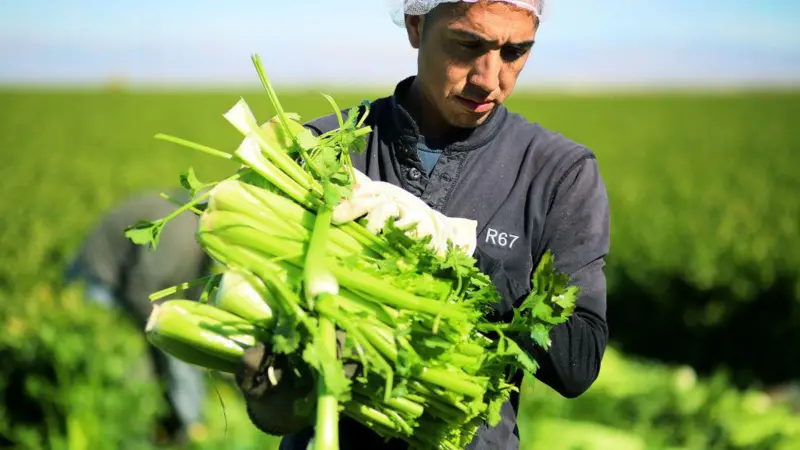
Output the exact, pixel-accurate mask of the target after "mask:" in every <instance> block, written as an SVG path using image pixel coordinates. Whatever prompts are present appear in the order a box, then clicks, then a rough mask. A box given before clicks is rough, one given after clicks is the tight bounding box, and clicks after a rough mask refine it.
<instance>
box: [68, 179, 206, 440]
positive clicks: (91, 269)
mask: <svg viewBox="0 0 800 450" xmlns="http://www.w3.org/2000/svg"><path fill="white" fill-rule="evenodd" d="M180 195H185V194H183V193H179V194H178V196H180ZM181 200H188V198H183V199H181ZM175 209H176V206H175V205H174V204H172V203H171V202H169V201H168V200H165V199H163V198H161V197H160V196H159V195H158V194H157V193H152V194H142V195H139V196H136V197H133V198H130V199H128V200H127V201H125V202H123V203H122V204H120V205H118V206H116V207H115V208H114V209H112V210H111V211H110V212H108V213H107V214H106V215H105V216H104V217H103V218H102V220H100V221H99V223H98V224H97V226H96V227H95V228H94V229H93V230H92V232H91V233H90V234H89V236H88V237H87V238H86V239H85V241H84V243H83V245H82V246H81V248H80V250H79V252H78V254H77V255H76V257H75V258H74V260H73V261H72V263H71V264H70V266H69V268H68V269H67V274H66V281H67V282H82V283H83V284H84V286H85V291H86V293H87V296H88V300H89V301H92V302H95V303H98V304H100V305H102V306H104V307H107V308H114V309H116V308H119V310H120V311H122V312H123V313H125V314H126V316H127V317H129V318H130V319H132V320H133V322H134V325H135V326H136V327H137V328H138V329H140V330H142V332H143V333H144V329H145V325H146V324H147V319H148V317H149V316H150V311H151V310H152V302H151V301H150V299H149V295H150V294H152V293H153V292H156V291H159V290H161V289H165V288H168V287H170V286H174V285H177V284H180V283H183V282H186V281H189V280H192V279H195V278H198V277H201V276H204V275H206V273H207V272H208V270H209V268H210V265H209V264H210V260H209V258H208V257H207V256H206V254H205V253H204V252H203V251H202V249H201V247H200V246H199V245H198V244H197V243H196V242H195V240H194V233H195V230H196V229H197V223H198V219H197V217H196V216H195V215H194V214H193V213H191V212H186V213H183V214H181V215H180V216H178V217H176V218H175V219H174V220H171V221H169V222H168V223H167V224H166V225H165V226H164V230H163V232H162V236H164V240H163V242H161V243H159V246H158V247H157V249H156V250H154V251H153V250H150V249H149V248H147V247H146V246H141V245H136V244H134V243H133V242H132V241H131V240H129V239H128V238H127V237H126V236H125V228H126V227H128V226H129V225H131V224H133V223H135V222H137V221H138V220H140V219H145V220H157V219H160V218H162V217H165V216H167V215H169V214H170V213H172V212H173V211H174V210H175ZM201 290H202V287H199V288H193V289H190V290H188V291H183V292H181V293H180V295H181V297H184V298H189V299H195V298H198V296H199V295H200V292H199V291H201ZM147 347H148V351H149V352H150V360H151V361H152V365H153V368H154V371H155V374H154V375H155V376H156V377H157V381H158V382H160V383H164V384H165V396H166V400H167V403H168V405H169V412H168V415H167V416H166V417H165V418H164V419H163V421H162V423H161V424H160V425H161V427H162V432H163V433H165V434H166V438H167V439H168V440H170V441H173V442H181V441H184V440H185V439H187V438H189V437H191V435H192V434H193V432H197V431H200V430H202V426H201V425H200V424H201V421H202V419H203V417H202V411H203V404H204V402H205V398H206V391H205V382H204V376H205V374H204V372H203V371H202V369H200V368H197V367H195V366H192V365H189V364H187V363H185V362H183V361H181V360H179V359H177V358H175V357H173V356H171V355H169V354H167V353H165V352H163V351H161V350H160V349H158V348H156V347H154V346H152V345H148V346H147Z"/></svg>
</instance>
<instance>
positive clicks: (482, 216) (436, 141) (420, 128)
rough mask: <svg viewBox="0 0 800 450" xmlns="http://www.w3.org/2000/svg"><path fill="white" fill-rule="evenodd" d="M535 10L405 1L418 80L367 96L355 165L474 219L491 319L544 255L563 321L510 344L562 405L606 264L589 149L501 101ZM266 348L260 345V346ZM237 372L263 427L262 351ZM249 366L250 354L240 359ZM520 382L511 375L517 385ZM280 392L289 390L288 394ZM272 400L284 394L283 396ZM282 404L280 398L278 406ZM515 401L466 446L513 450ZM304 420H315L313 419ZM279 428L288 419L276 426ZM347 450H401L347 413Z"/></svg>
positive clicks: (528, 4) (587, 382) (588, 354)
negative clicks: (570, 288) (491, 296)
mask: <svg viewBox="0 0 800 450" xmlns="http://www.w3.org/2000/svg"><path fill="white" fill-rule="evenodd" d="M542 3H543V2H542V1H538V0H496V1H461V2H459V1H454V0H448V1H443V0H438V1H437V0H433V1H432V2H431V0H429V1H427V2H423V1H413V0H407V1H406V2H405V15H404V24H405V28H406V30H407V34H408V39H409V42H410V44H411V45H412V47H414V48H415V49H418V72H417V75H416V76H412V77H409V78H407V79H405V80H403V81H401V82H400V83H399V84H398V85H397V86H396V89H395V91H394V93H393V95H391V96H389V97H385V98H381V99H378V100H376V101H374V102H373V103H372V105H371V110H370V114H369V116H368V118H367V122H366V125H369V126H370V127H372V129H373V131H372V133H371V134H370V136H369V137H368V146H367V149H366V151H365V152H364V153H363V154H354V155H353V163H354V165H355V166H356V169H358V170H360V171H362V172H364V173H365V174H367V175H368V176H369V177H370V178H371V179H373V180H380V181H384V182H388V183H391V184H392V185H395V186H397V188H398V189H403V190H405V191H408V192H410V193H412V194H414V195H415V196H417V197H419V198H420V199H421V200H423V201H424V202H425V203H426V204H427V205H428V206H429V207H430V208H431V209H432V210H434V211H439V212H441V213H443V214H444V215H446V216H447V217H453V218H456V217H457V218H467V219H472V220H475V221H477V223H478V228H477V247H478V248H477V251H476V254H477V255H476V256H477V258H478V260H479V264H480V266H481V268H482V270H484V271H485V272H486V273H487V274H488V275H490V276H491V278H492V280H493V282H494V284H495V285H496V286H497V288H498V290H499V292H500V293H501V294H502V296H503V301H502V303H501V304H499V305H496V308H495V310H496V311H495V312H496V318H497V319H498V320H503V319H505V318H507V317H508V316H509V315H510V314H513V312H512V309H513V308H514V307H515V306H517V305H518V304H519V301H521V299H523V298H524V297H525V295H526V294H527V293H528V292H529V291H530V276H531V273H532V270H533V269H534V268H535V266H536V265H537V264H538V262H539V260H540V258H541V256H542V254H543V253H544V252H545V251H546V250H548V249H549V250H551V251H552V252H553V253H554V256H555V261H556V265H557V267H558V269H559V270H560V271H562V272H564V273H566V274H568V275H569V276H570V277H571V279H572V280H573V282H574V283H575V284H577V285H579V286H580V287H581V289H582V295H581V297H580V299H579V300H578V304H577V308H576V310H575V313H574V315H573V317H572V318H571V319H570V320H569V321H568V322H567V323H565V324H562V325H560V326H559V327H557V328H556V329H555V330H554V331H553V333H552V347H551V348H550V349H549V351H547V352H545V351H543V350H542V349H541V348H538V347H536V346H535V345H534V344H533V343H532V342H531V340H530V339H529V338H526V337H525V336H519V337H518V339H517V340H518V342H519V343H520V344H521V345H522V346H523V348H525V349H526V350H527V351H529V352H530V354H531V355H533V356H534V357H535V358H536V359H537V360H538V361H539V363H540V365H541V368H540V369H539V371H538V373H537V378H538V379H539V380H540V381H542V382H543V383H545V384H547V385H548V386H550V387H552V388H553V389H554V390H556V391H557V392H559V393H560V394H561V395H563V396H564V397H568V398H574V397H577V396H579V395H581V394H582V393H583V392H584V391H586V390H587V389H588V388H589V387H590V386H591V385H592V383H593V382H594V380H595V379H596V377H597V376H598V373H599V371H600V363H601V360H602V357H603V353H604V351H605V347H606V340H607V337H608V328H607V325H606V319H605V315H606V286H605V276H604V274H603V271H602V270H603V265H604V258H605V256H606V254H607V252H608V251H609V206H608V199H607V196H606V192H605V187H604V183H603V181H602V179H601V177H600V174H599V169H598V164H597V161H596V159H595V157H594V155H593V153H592V152H591V151H590V150H589V149H587V148H586V147H584V146H582V145H580V144H577V143H575V142H572V141H570V140H568V139H567V138H565V137H564V136H561V135H559V134H557V133H554V132H551V131H548V130H546V129H544V128H542V127H541V126H540V125H538V124H535V123H530V122H528V121H527V120H525V119H524V118H522V117H521V116H519V115H517V114H514V113H511V112H509V111H508V110H507V109H506V108H505V107H504V106H503V103H504V101H505V100H506V99H507V98H508V97H509V95H511V93H512V91H513V89H514V87H515V84H516V82H517V78H518V76H519V74H520V72H521V71H522V69H523V67H524V66H525V64H526V62H527V59H528V57H529V55H530V51H531V47H532V46H533V44H534V38H535V35H536V31H537V29H538V26H539V17H540V14H541V6H542ZM307 126H308V127H310V128H311V129H312V130H313V131H314V132H315V133H317V134H319V133H324V132H326V131H329V130H331V129H335V128H337V127H338V123H337V121H336V118H335V116H334V115H329V116H325V117H321V118H319V119H316V120H314V121H312V122H311V123H309V124H307ZM260 351H261V352H263V349H261V350H260ZM246 356H247V357H246V358H245V360H244V364H243V366H244V367H245V369H244V370H243V372H242V373H241V374H240V375H239V378H238V381H239V384H240V388H241V389H242V390H243V392H244V393H245V398H246V399H247V402H248V407H249V411H250V416H251V419H252V420H253V423H255V424H256V425H257V426H259V427H260V428H261V429H263V430H265V431H267V432H273V431H269V430H275V429H276V428H275V424H271V423H268V419H267V418H268V417H269V414H268V412H269V406H270V405H272V407H273V408H274V407H276V404H275V403H270V400H271V399H275V398H278V397H276V396H269V395H267V396H263V397H259V393H260V392H264V388H263V386H259V383H258V380H261V379H264V378H265V377H263V376H260V374H259V373H258V371H259V370H260V368H259V366H258V364H257V363H255V362H254V361H255V360H257V359H258V357H260V356H263V355H259V354H258V351H254V353H250V354H249V355H246ZM248 358H252V359H248ZM521 381H522V376H521V375H520V374H517V375H516V383H517V384H518V385H519V384H520V382H521ZM287 389H288V388H287ZM281 398H282V397H281ZM282 405H283V407H285V405H286V403H283V404H282ZM518 405H519V398H518V396H517V395H514V396H512V399H511V401H510V403H509V404H507V405H505V407H504V408H503V411H502V415H503V420H502V421H501V423H500V424H498V425H497V426H496V427H493V428H488V427H487V426H484V427H482V428H481V429H480V430H479V432H478V434H477V436H476V437H475V439H474V440H473V442H472V443H471V444H470V446H469V447H468V448H472V449H481V450H489V449H509V450H510V449H518V448H519V432H518V428H517V412H518ZM311 420H312V423H313V418H311ZM283 425H286V424H283ZM296 426H297V424H296V423H292V424H289V426H288V428H285V430H289V431H290V432H286V433H279V434H287V436H286V437H285V438H284V439H283V441H282V444H281V448H282V449H286V450H295V449H296V450H300V449H304V448H306V446H307V444H308V442H309V440H310V439H311V437H312V435H313V430H312V429H310V427H306V428H305V429H303V430H302V431H299V432H295V431H297V430H296V428H292V427H296ZM340 442H341V447H342V448H343V449H356V448H392V449H393V448H405V446H404V445H403V444H402V443H401V442H396V441H392V442H390V443H388V444H385V443H383V441H382V440H381V439H380V438H379V437H377V435H376V434H374V433H373V432H372V431H371V430H369V429H368V428H366V427H363V426H361V425H359V424H357V423H355V422H353V421H351V420H349V419H347V418H343V419H342V420H341V422H340Z"/></svg>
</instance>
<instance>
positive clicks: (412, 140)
mask: <svg viewBox="0 0 800 450" xmlns="http://www.w3.org/2000/svg"><path fill="white" fill-rule="evenodd" d="M414 79H415V76H413V75H412V76H410V77H408V78H405V79H404V80H402V81H400V82H399V83H398V84H397V85H396V86H395V89H394V92H393V93H392V95H391V96H390V97H389V98H388V108H387V109H388V111H386V113H385V114H384V115H383V116H384V119H385V122H384V124H385V125H388V126H389V130H390V135H391V137H392V138H393V139H394V140H396V141H401V142H402V143H403V144H406V145H407V146H412V147H413V146H415V145H416V144H417V143H418V142H419V141H420V140H422V139H423V136H422V135H421V134H420V131H419V127H418V126H417V123H416V122H415V121H414V119H413V118H412V117H411V114H410V113H409V112H408V110H407V109H406V108H404V107H403V106H402V105H401V104H400V100H401V99H402V98H403V96H404V95H405V94H406V92H408V89H409V87H410V86H411V83H412V82H413V81H414ZM507 116H508V110H507V109H506V108H505V106H503V105H499V106H497V107H496V108H495V109H494V111H492V113H491V115H490V116H489V118H488V119H487V120H486V121H485V122H484V123H482V124H481V125H479V126H478V127H476V128H475V129H474V130H472V131H471V132H470V133H469V134H468V135H466V137H464V138H462V139H460V140H458V141H455V142H452V143H450V144H449V145H447V146H446V147H445V148H444V149H443V150H444V151H446V152H465V151H470V150H475V149H478V148H480V147H483V146H485V145H486V144H488V143H489V142H490V141H491V140H492V139H493V138H494V137H495V136H497V134H498V132H499V131H500V129H501V128H502V125H503V123H504V122H505V120H506V118H507Z"/></svg>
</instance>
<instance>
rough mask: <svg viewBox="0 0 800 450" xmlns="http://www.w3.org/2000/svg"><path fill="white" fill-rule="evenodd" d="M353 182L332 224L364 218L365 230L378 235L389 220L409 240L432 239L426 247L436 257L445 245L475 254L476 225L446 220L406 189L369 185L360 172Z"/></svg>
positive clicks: (336, 208) (475, 222)
mask: <svg viewBox="0 0 800 450" xmlns="http://www.w3.org/2000/svg"><path fill="white" fill-rule="evenodd" d="M356 179H357V184H356V186H355V187H354V189H353V195H352V196H351V197H350V198H349V199H346V200H343V201H342V202H341V203H339V204H338V205H337V206H336V207H335V208H334V210H333V222H334V223H336V224H340V223H344V222H348V221H351V220H355V219H357V218H359V217H362V216H364V215H366V219H367V229H368V230H369V231H370V232H372V233H377V232H379V231H380V230H382V229H383V227H384V226H385V225H386V221H387V220H388V219H389V218H394V219H395V226H397V227H398V228H400V229H408V231H406V235H408V236H409V237H413V238H422V237H425V236H431V242H430V243H429V246H430V247H431V249H432V250H433V251H434V252H436V253H437V254H439V255H444V254H445V253H446V252H447V244H448V241H451V242H452V243H453V245H455V246H456V247H460V248H462V249H463V250H464V251H465V252H466V253H467V254H469V255H472V253H473V252H474V251H475V247H476V245H477V238H476V230H477V225H478V222H477V221H475V220H470V219H462V218H458V217H447V216H445V215H444V214H442V213H440V212H438V211H436V210H434V209H432V208H431V207H429V206H428V205H427V204H426V203H425V202H423V201H422V200H421V199H419V198H418V197H416V196H415V195H414V194H412V193H410V192H408V191H406V190H405V189H403V188H401V187H398V186H395V185H393V184H390V183H386V182H383V181H372V180H371V179H370V178H369V177H367V176H366V175H364V174H363V173H361V172H359V171H356ZM409 228H410V229H409Z"/></svg>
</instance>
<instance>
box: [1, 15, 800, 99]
mask: <svg viewBox="0 0 800 450" xmlns="http://www.w3.org/2000/svg"><path fill="white" fill-rule="evenodd" d="M548 6H549V7H550V11H549V17H548V20H547V22H545V23H544V24H543V25H542V28H541V30H540V32H539V34H538V36H537V44H536V47H535V49H534V52H533V54H532V56H531V58H530V60H529V63H528V66H527V67H526V69H525V71H524V72H523V74H522V76H521V77H520V84H524V85H529V86H550V85H609V84H612V85H618V84H625V85H630V84H704V85H708V84H715V85H725V84H761V85H764V84H786V83H791V84H800V31H799V30H800V28H798V27H800V2H797V1H785V0H761V1H758V2H753V1H744V0H727V1H725V0H670V1H653V0H605V1H596V0H552V1H550V2H549V3H548ZM404 33H405V32H404V31H403V30H402V29H401V28H399V27H397V26H395V25H394V24H393V23H392V22H391V19H390V17H389V7H388V6H387V0H327V1H326V0H295V1H288V2H287V1H285V0H224V1H223V0H219V1H213V2H212V1H203V0H191V1H190V0H160V1H155V0H114V1H108V0H105V1H100V0H83V1H78V0H49V1H46V0H2V2H0V84H2V83H17V82H24V83H52V82H59V83H95V82H102V81H104V80H106V79H108V78H109V77H125V78H126V79H128V80H129V81H130V82H133V83H141V84H177V83H183V84H186V83H188V84H200V85H208V84H242V83H251V82H254V81H256V82H257V79H256V78H255V72H254V71H253V68H252V65H251V62H250V59H249V58H250V55H251V54H252V53H259V54H260V55H261V57H262V59H263V60H264V62H265V65H266V68H267V71H268V73H269V74H270V76H271V78H273V80H274V81H275V82H276V83H282V84H307V83H312V84H315V85H357V86H365V85H369V84H373V85H381V86H385V85H389V84H392V83H394V82H395V81H397V80H398V79H399V78H401V77H404V76H406V75H409V74H412V73H413V72H414V70H415V52H414V51H413V50H412V49H410V48H409V46H408V43H407V41H406V37H405V34H404ZM292 59H293V60H294V61H293V63H291V64H290V63H289V62H288V61H289V60H292Z"/></svg>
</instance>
